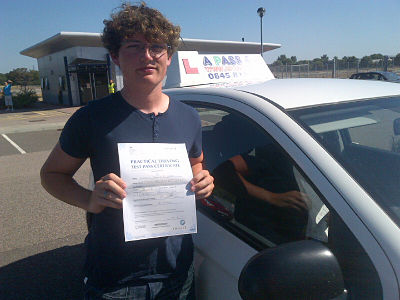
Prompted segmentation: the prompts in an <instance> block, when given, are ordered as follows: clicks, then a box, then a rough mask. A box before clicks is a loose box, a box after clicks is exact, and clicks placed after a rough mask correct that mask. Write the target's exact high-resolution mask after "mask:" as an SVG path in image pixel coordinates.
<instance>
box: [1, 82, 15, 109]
mask: <svg viewBox="0 0 400 300" xmlns="http://www.w3.org/2000/svg"><path fill="white" fill-rule="evenodd" d="M5 84H6V86H5V87H4V89H3V94H4V102H5V106H6V108H7V111H8V110H10V109H11V111H14V105H13V101H12V93H11V87H12V81H11V80H7V82H6V83H5Z"/></svg>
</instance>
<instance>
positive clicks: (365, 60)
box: [360, 56, 372, 68]
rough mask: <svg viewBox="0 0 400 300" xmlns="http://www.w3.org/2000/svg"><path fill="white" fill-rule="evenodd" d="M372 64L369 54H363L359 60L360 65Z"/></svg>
mask: <svg viewBox="0 0 400 300" xmlns="http://www.w3.org/2000/svg"><path fill="white" fill-rule="evenodd" d="M371 65H372V58H371V56H364V57H363V58H361V60H360V67H364V68H366V67H370V66H371Z"/></svg>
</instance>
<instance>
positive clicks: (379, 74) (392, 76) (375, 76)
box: [350, 71, 400, 83]
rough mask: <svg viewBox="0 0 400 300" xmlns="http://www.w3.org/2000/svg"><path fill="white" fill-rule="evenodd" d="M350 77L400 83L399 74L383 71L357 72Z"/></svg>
mask: <svg viewBox="0 0 400 300" xmlns="http://www.w3.org/2000/svg"><path fill="white" fill-rule="evenodd" d="M350 79H367V80H383V81H390V82H397V83H400V76H399V75H397V74H396V73H393V72H383V71H376V72H362V73H355V74H353V75H351V76H350Z"/></svg>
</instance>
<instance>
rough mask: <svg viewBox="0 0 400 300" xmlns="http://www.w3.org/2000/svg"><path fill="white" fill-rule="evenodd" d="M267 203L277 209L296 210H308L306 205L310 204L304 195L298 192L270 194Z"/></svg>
mask: <svg viewBox="0 0 400 300" xmlns="http://www.w3.org/2000/svg"><path fill="white" fill-rule="evenodd" d="M267 201H268V202H269V203H271V204H273V205H276V206H279V207H291V208H294V209H297V210H308V209H309V208H308V203H311V201H310V199H309V198H308V196H307V195H306V194H304V193H301V192H298V191H290V192H286V193H270V195H269V197H268V200H267Z"/></svg>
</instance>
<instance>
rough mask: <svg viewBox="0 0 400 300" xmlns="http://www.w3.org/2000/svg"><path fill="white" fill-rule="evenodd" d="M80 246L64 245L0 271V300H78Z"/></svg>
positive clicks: (82, 260)
mask: <svg viewBox="0 0 400 300" xmlns="http://www.w3.org/2000/svg"><path fill="white" fill-rule="evenodd" d="M84 259H85V250H84V245H83V244H79V245H75V246H65V247H61V248H58V249H55V250H51V251H47V252H43V253H40V254H37V255H33V256H30V257H27V258H24V259H22V260H19V261H16V262H14V263H11V264H9V265H7V266H4V267H2V268H0V283H1V284H0V299H13V300H14V299H15V300H17V299H42V300H43V299H60V300H63V299H82V298H83V295H82V278H83V275H82V267H83V263H84Z"/></svg>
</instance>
